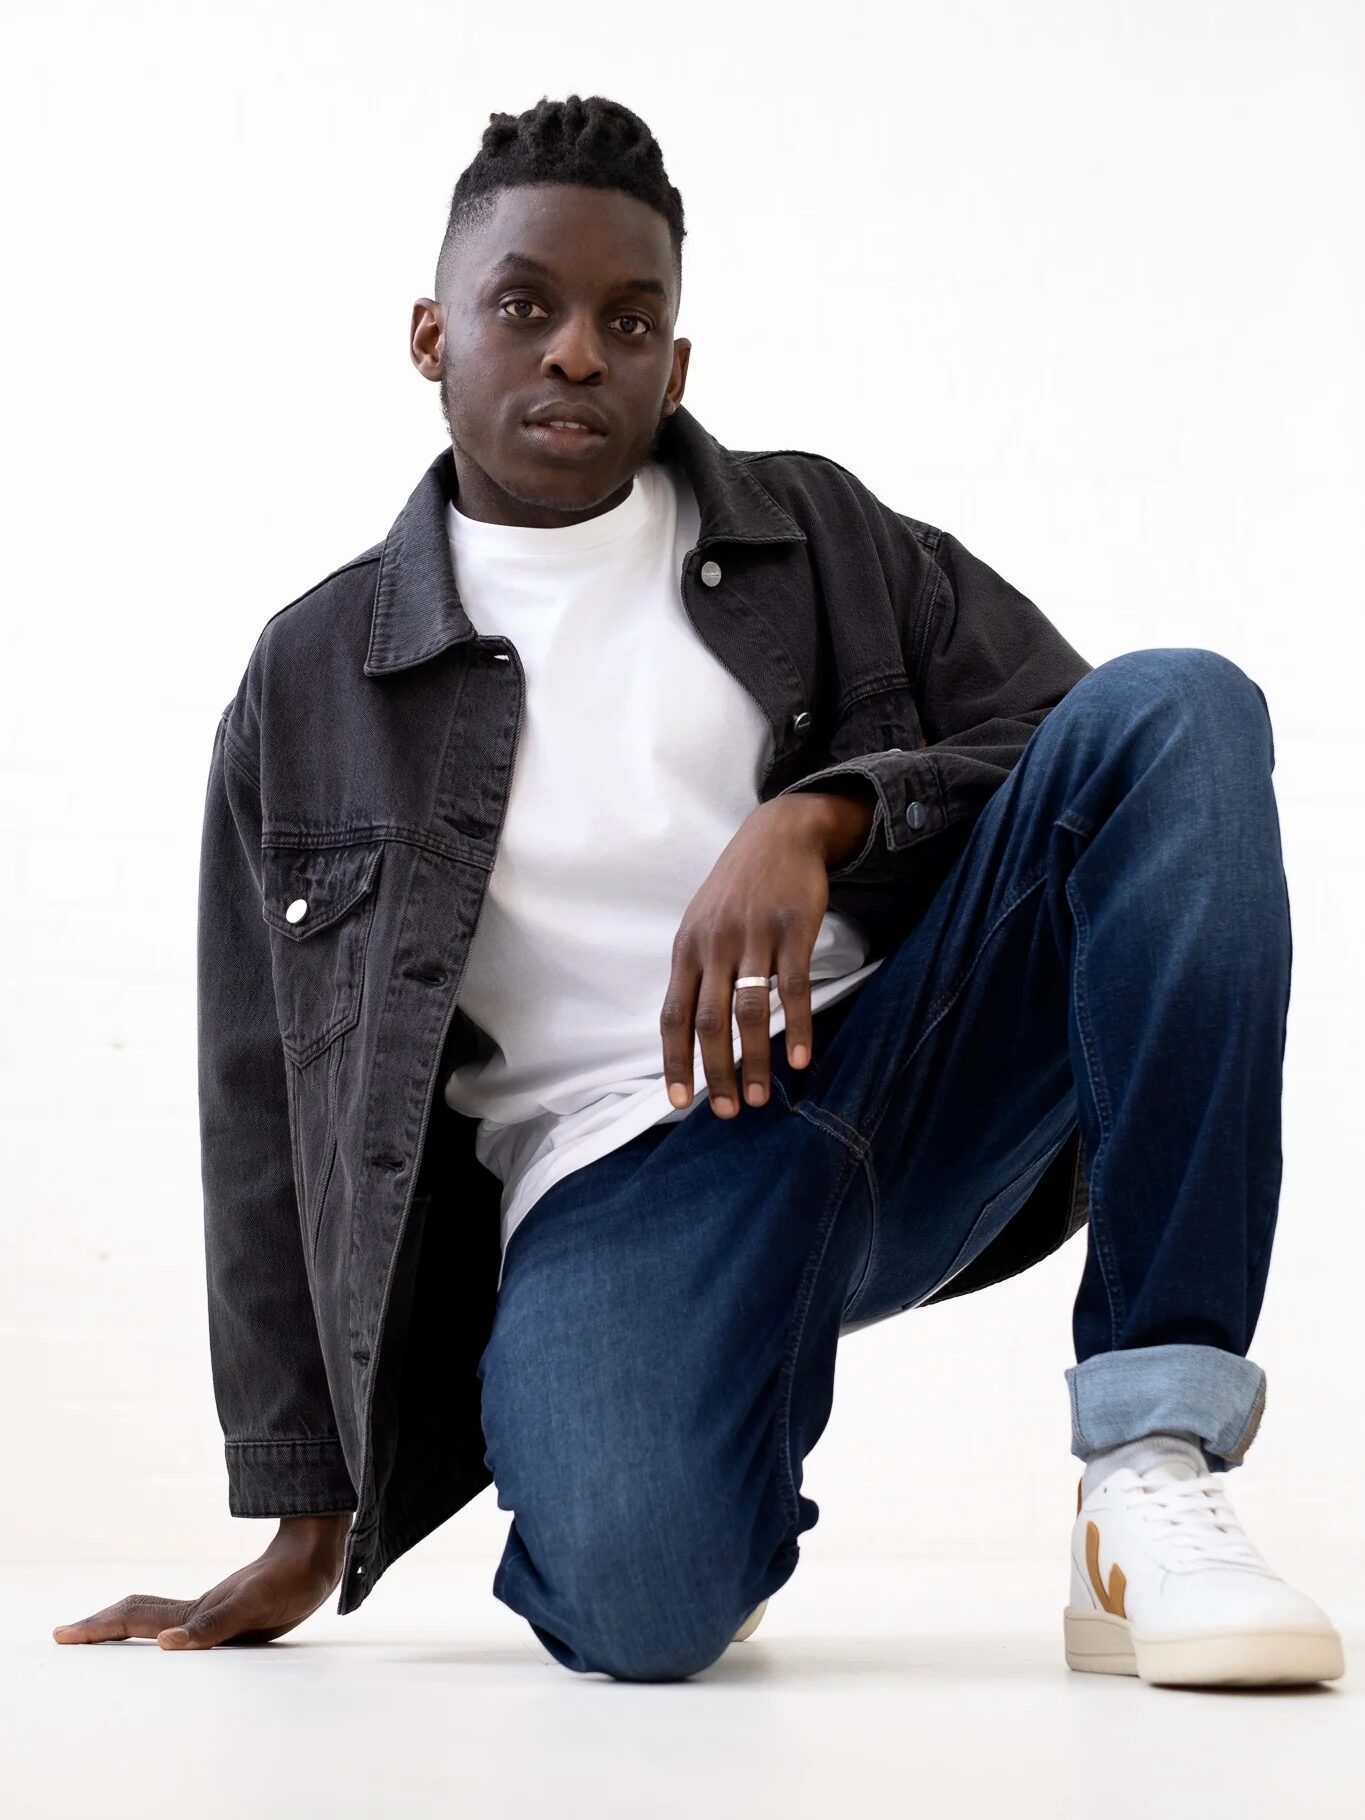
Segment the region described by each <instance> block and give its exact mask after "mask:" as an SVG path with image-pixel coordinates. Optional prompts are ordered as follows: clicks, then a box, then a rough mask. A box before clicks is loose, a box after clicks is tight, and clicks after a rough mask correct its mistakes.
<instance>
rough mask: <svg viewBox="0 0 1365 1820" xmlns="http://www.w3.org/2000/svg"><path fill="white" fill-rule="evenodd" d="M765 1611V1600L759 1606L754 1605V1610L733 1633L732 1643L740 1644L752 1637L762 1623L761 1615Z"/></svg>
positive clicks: (766, 1604)
mask: <svg viewBox="0 0 1365 1820" xmlns="http://www.w3.org/2000/svg"><path fill="white" fill-rule="evenodd" d="M767 1609H768V1601H767V1600H766V1599H764V1600H763V1601H762V1602H761V1604H758V1605H755V1607H754V1609H753V1610H752V1611H751V1612H750V1613H749V1615H748V1617H747V1618H746V1619H745V1620H744V1622H743V1623H742V1624H741V1625H740V1627H739V1629H738V1630H737V1631H736V1632H735V1635H734V1641H735V1642H736V1643H742V1642H743V1641H744V1639H745V1638H746V1637H752V1636H753V1634H754V1632H755V1631H756V1630H757V1629H758V1627H759V1625H760V1624H761V1623H762V1622H763V1614H764V1612H765V1611H767Z"/></svg>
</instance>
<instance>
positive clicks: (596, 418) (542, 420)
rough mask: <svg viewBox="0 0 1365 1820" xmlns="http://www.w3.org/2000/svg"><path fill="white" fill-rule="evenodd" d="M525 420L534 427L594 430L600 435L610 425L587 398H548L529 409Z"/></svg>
mask: <svg viewBox="0 0 1365 1820" xmlns="http://www.w3.org/2000/svg"><path fill="white" fill-rule="evenodd" d="M524 421H525V422H526V423H527V424H528V425H529V426H530V427H532V428H541V427H544V428H547V429H556V430H559V429H569V430H592V431H595V432H596V433H597V434H598V435H599V436H603V435H605V434H606V432H607V430H608V428H609V427H610V426H609V425H608V423H607V420H606V418H605V417H604V416H603V415H602V413H601V412H600V411H599V410H598V408H597V406H596V405H593V404H589V403H588V402H587V400H586V399H585V400H583V401H582V402H581V403H580V402H579V401H578V400H577V399H575V400H574V401H573V402H572V403H570V402H569V400H568V399H558V398H547V399H546V400H545V402H544V404H538V405H537V406H536V407H535V409H534V410H532V411H528V412H527V413H526V417H525V419H524Z"/></svg>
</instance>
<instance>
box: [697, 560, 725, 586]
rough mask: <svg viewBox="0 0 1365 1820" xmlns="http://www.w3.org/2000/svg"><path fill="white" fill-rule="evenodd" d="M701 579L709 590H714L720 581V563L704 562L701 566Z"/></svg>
mask: <svg viewBox="0 0 1365 1820" xmlns="http://www.w3.org/2000/svg"><path fill="white" fill-rule="evenodd" d="M701 578H702V580H703V581H704V582H705V583H706V585H707V587H708V588H714V587H715V585H716V583H717V582H718V581H719V580H720V564H719V563H718V562H704V563H703V564H702V565H701Z"/></svg>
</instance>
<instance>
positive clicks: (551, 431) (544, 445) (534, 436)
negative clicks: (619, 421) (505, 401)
mask: <svg viewBox="0 0 1365 1820" xmlns="http://www.w3.org/2000/svg"><path fill="white" fill-rule="evenodd" d="M523 428H524V429H525V431H526V434H527V436H528V437H529V439H530V440H531V441H532V442H533V443H535V444H536V446H537V447H538V448H539V449H541V450H542V451H543V452H544V453H546V454H549V455H567V456H569V457H571V458H572V457H574V456H578V457H580V458H582V457H585V456H590V455H596V454H597V452H598V450H599V449H600V448H601V447H602V444H603V443H604V442H605V441H606V440H607V433H606V431H605V430H598V429H595V428H592V427H590V426H589V425H586V424H582V423H577V422H575V421H574V420H573V419H572V418H538V419H535V420H528V421H527V422H526V423H525V424H524V425H523Z"/></svg>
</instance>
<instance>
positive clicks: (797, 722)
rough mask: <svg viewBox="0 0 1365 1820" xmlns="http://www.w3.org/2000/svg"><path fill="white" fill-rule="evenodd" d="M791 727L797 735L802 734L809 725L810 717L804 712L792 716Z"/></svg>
mask: <svg viewBox="0 0 1365 1820" xmlns="http://www.w3.org/2000/svg"><path fill="white" fill-rule="evenodd" d="M792 725H793V727H795V728H796V731H797V732H798V733H804V732H805V730H806V728H807V727H808V726H809V725H810V715H809V714H807V713H805V712H804V711H803V712H802V713H800V714H795V715H793V716H792Z"/></svg>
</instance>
